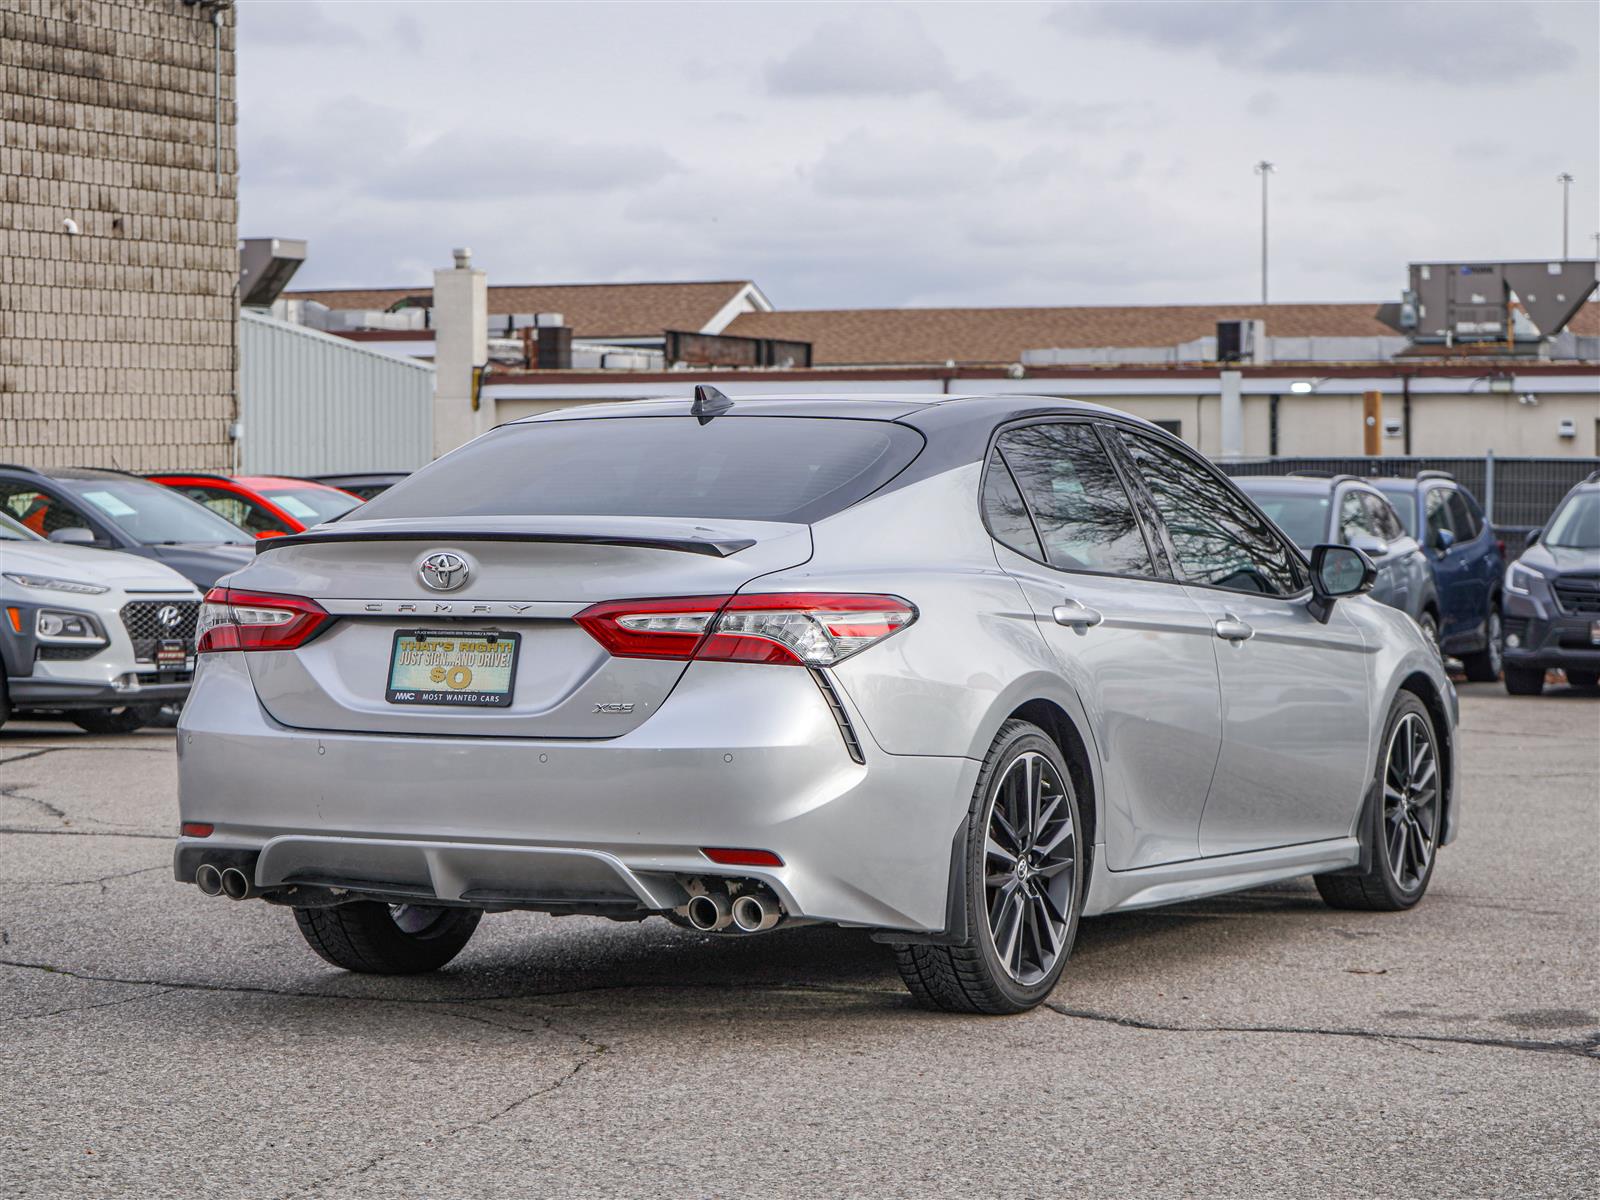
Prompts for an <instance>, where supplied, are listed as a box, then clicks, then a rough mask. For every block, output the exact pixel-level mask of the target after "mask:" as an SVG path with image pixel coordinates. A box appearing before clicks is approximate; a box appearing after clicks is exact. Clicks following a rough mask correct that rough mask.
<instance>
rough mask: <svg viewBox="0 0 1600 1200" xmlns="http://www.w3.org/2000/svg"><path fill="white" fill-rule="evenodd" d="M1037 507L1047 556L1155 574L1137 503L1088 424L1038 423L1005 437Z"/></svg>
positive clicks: (1004, 445) (1069, 563) (1071, 565)
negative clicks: (1141, 528) (1134, 510)
mask: <svg viewBox="0 0 1600 1200" xmlns="http://www.w3.org/2000/svg"><path fill="white" fill-rule="evenodd" d="M1000 450H1001V453H1002V454H1003V455H1004V456H1005V461H1006V463H1007V464H1008V465H1009V466H1010V468H1011V471H1012V473H1013V474H1014V475H1015V476H1016V479H1017V482H1018V483H1019V484H1020V485H1021V487H1022V491H1023V493H1024V495H1026V496H1027V498H1028V505H1029V507H1030V508H1031V509H1032V511H1033V518H1034V522H1035V523H1036V524H1037V526H1038V529H1039V536H1040V538H1042V539H1043V541H1044V548H1045V557H1046V558H1047V559H1048V561H1049V562H1050V563H1051V565H1052V566H1057V567H1061V568H1063V569H1065V570H1079V571H1102V572H1106V573H1108V574H1116V575H1145V576H1148V575H1152V574H1154V571H1153V569H1152V567H1151V564H1150V552H1149V550H1148V548H1147V547H1146V546H1145V542H1144V534H1143V533H1142V532H1141V531H1140V528H1139V522H1138V519H1137V518H1136V517H1135V516H1134V513H1133V506H1132V505H1131V504H1130V503H1129V501H1128V495H1127V492H1126V491H1124V490H1123V487H1122V480H1121V479H1120V478H1118V476H1117V472H1116V468H1115V467H1113V466H1112V464H1111V459H1110V457H1109V456H1108V455H1107V454H1106V452H1105V448H1104V447H1102V446H1101V445H1100V441H1099V439H1098V438H1097V437H1096V436H1095V433H1094V430H1093V429H1091V428H1089V426H1087V425H1069V424H1050V425H1030V426H1027V427H1025V428H1023V429H1019V430H1016V431H1014V432H1012V433H1008V434H1006V435H1005V436H1004V437H1003V438H1001V439H1000Z"/></svg>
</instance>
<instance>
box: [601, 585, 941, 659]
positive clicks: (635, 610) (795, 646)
mask: <svg viewBox="0 0 1600 1200" xmlns="http://www.w3.org/2000/svg"><path fill="white" fill-rule="evenodd" d="M573 619H574V620H576V621H577V622H578V624H579V625H582V626H583V627H584V628H585V629H586V630H588V631H589V633H590V635H591V636H592V637H593V638H594V639H595V640H596V641H597V642H599V643H600V644H601V645H602V646H604V647H605V648H606V649H607V650H609V651H610V652H611V653H612V654H614V655H616V656H617V657H619V658H671V659H680V660H688V659H703V660H711V661H718V662H757V663H776V664H787V665H790V666H804V667H827V666H832V665H833V664H834V663H837V662H841V661H843V660H844V659H846V658H849V657H850V656H851V655H852V654H857V653H859V652H860V651H862V650H865V649H866V648H867V647H868V646H871V645H874V644H875V643H877V642H880V641H882V640H883V639H884V638H886V637H889V636H890V635H891V634H894V633H897V632H899V631H900V630H902V629H904V628H905V627H906V626H907V625H909V624H911V623H912V622H913V621H915V620H916V619H917V610H916V608H915V607H914V606H913V605H912V604H911V603H910V602H909V601H907V600H903V599H901V598H900V597H899V596H880V595H862V594H859V593H853V592H844V593H841V592H772V593H757V594H754V595H743V596H680V597H676V598H672V599H665V600H612V601H607V602H605V603H603V604H595V605H591V606H590V607H588V608H586V609H584V610H583V611H582V612H581V613H579V614H578V615H577V616H576V617H575V618H573Z"/></svg>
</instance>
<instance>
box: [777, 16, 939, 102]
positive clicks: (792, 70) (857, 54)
mask: <svg viewBox="0 0 1600 1200" xmlns="http://www.w3.org/2000/svg"><path fill="white" fill-rule="evenodd" d="M766 76H767V86H768V88H769V89H770V90H771V91H772V92H773V93H774V94H775V95H780V96H913V95H916V94H917V93H919V92H929V91H934V90H936V89H938V88H941V87H943V86H944V84H945V83H946V82H947V81H948V80H949V79H950V78H951V70H950V62H949V60H948V59H947V58H946V57H945V55H944V51H943V50H941V49H940V48H939V47H938V46H937V45H935V44H934V43H933V41H932V40H931V39H930V38H929V37H928V35H927V33H926V31H925V30H924V29H923V28H922V25H921V24H920V23H919V22H918V21H917V20H916V19H915V18H914V17H913V16H911V15H910V14H909V13H907V12H903V11H900V10H887V11H884V10H873V9H857V10H855V11H854V15H853V19H852V20H850V21H827V22H824V23H823V24H821V25H818V26H817V27H816V28H815V29H813V30H812V31H811V34H810V36H809V37H807V38H805V39H804V40H803V41H801V42H799V43H797V44H796V45H795V46H794V47H793V48H792V49H790V50H789V52H788V53H786V54H784V55H781V56H780V57H778V58H775V59H773V60H772V61H771V62H770V63H768V64H767V70H766Z"/></svg>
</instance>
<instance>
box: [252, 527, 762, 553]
mask: <svg viewBox="0 0 1600 1200" xmlns="http://www.w3.org/2000/svg"><path fill="white" fill-rule="evenodd" d="M333 542H430V543H438V542H559V543H567V544H570V545H578V546H637V547H639V548H641V549H644V550H676V551H679V552H681V553H684V554H709V555H711V556H712V557H713V558H727V557H728V556H729V555H730V554H737V553H739V551H741V550H748V549H749V548H750V547H751V546H754V545H755V544H756V542H755V539H754V538H721V539H717V538H692V537H655V536H652V535H650V534H602V533H556V532H549V533H541V532H538V531H529V532H521V531H511V530H504V531H492V530H482V529H474V530H459V529H416V530H411V529H350V530H340V529H330V530H328V531H327V532H323V533H318V532H313V531H309V530H308V531H307V532H305V533H290V534H285V535H284V536H283V537H275V538H261V539H260V540H258V541H257V542H256V553H257V554H267V553H270V552H271V551H273V550H277V549H279V548H280V547H283V546H321V545H325V544H330V543H333Z"/></svg>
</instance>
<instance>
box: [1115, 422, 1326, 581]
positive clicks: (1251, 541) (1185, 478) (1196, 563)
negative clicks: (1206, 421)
mask: <svg viewBox="0 0 1600 1200" xmlns="http://www.w3.org/2000/svg"><path fill="white" fill-rule="evenodd" d="M1120 436H1121V437H1122V440H1123V444H1124V445H1126V446H1127V448H1128V452H1129V453H1130V454H1131V455H1132V456H1133V460H1134V463H1135V464H1136V465H1137V466H1138V468H1139V473H1140V475H1141V476H1143V478H1144V481H1145V484H1146V486H1147V487H1148V488H1149V489H1150V493H1151V495H1152V497H1153V498H1154V499H1155V503H1156V509H1157V510H1158V511H1159V512H1160V513H1161V519H1162V521H1163V522H1165V524H1166V527H1167V532H1168V533H1169V534H1170V535H1171V537H1172V548H1173V551H1174V553H1176V555H1177V556H1178V562H1179V565H1180V566H1181V567H1182V569H1183V574H1184V576H1185V577H1186V578H1188V579H1192V580H1194V581H1195V582H1196V583H1205V584H1210V585H1211V586H1213V587H1222V588H1230V589H1232V590H1233V591H1237V592H1266V593H1269V594H1276V595H1288V594H1290V593H1293V592H1296V591H1299V590H1300V588H1301V587H1302V586H1303V584H1302V581H1301V574H1300V569H1299V566H1298V563H1297V562H1296V560H1295V558H1294V556H1293V555H1292V554H1291V553H1290V551H1289V548H1288V546H1287V545H1286V544H1285V543H1284V542H1283V540H1282V539H1280V538H1279V537H1278V536H1277V535H1276V534H1274V533H1273V531H1272V530H1271V528H1269V527H1268V526H1267V525H1266V524H1264V523H1263V522H1262V520H1261V518H1259V517H1257V516H1256V514H1255V513H1254V512H1252V511H1251V509H1250V508H1249V506H1248V505H1246V504H1245V503H1244V502H1243V501H1242V500H1240V499H1239V497H1238V496H1236V495H1235V494H1234V492H1233V489H1232V486H1231V485H1229V484H1228V483H1225V482H1224V481H1223V480H1222V479H1221V478H1220V477H1218V476H1216V475H1213V474H1212V473H1211V472H1210V471H1206V470H1203V469H1202V468H1201V467H1200V466H1198V465H1197V464H1195V463H1191V462H1189V461H1187V460H1186V459H1184V458H1181V457H1179V456H1178V455H1176V454H1174V453H1173V452H1171V451H1170V450H1168V449H1166V447H1164V446H1160V445H1158V444H1156V443H1154V442H1152V441H1150V440H1149V439H1146V438H1141V437H1136V436H1131V435H1128V434H1121V435H1120Z"/></svg>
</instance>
